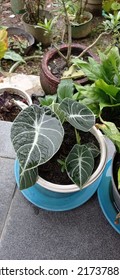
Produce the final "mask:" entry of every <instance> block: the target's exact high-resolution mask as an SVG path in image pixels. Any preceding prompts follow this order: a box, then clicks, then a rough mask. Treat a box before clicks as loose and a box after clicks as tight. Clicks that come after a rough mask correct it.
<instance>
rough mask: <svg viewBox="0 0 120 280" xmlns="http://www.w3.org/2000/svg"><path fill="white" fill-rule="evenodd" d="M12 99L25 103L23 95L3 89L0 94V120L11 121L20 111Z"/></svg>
mask: <svg viewBox="0 0 120 280" xmlns="http://www.w3.org/2000/svg"><path fill="white" fill-rule="evenodd" d="M13 99H15V100H19V101H22V102H24V103H26V100H25V99H23V97H21V96H19V95H17V94H12V93H9V91H7V90H4V91H3V93H2V94H0V120H1V121H10V122H13V121H14V119H15V118H16V117H17V115H18V114H19V113H20V111H21V109H20V108H19V107H18V106H17V105H15V104H14V102H13Z"/></svg>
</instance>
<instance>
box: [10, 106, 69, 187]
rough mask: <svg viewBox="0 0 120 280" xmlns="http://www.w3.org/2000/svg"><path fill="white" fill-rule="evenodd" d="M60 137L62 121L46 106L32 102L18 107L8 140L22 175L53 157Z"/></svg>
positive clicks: (59, 143)
mask: <svg viewBox="0 0 120 280" xmlns="http://www.w3.org/2000/svg"><path fill="white" fill-rule="evenodd" d="M63 137H64V130H63V127H62V124H61V122H60V120H59V119H57V117H56V115H55V114H54V113H53V112H52V111H51V110H50V109H49V108H48V107H39V106H37V105H32V106H29V107H28V108H26V109H25V110H23V111H21V112H20V114H19V115H18V116H17V118H16V119H15V121H14V122H13V124H12V128H11V140H12V143H13V146H14V149H15V152H16V153H17V157H18V160H19V163H20V165H21V168H22V173H21V176H24V173H25V172H26V171H27V170H30V169H33V168H36V167H37V166H38V165H40V164H43V163H45V162H47V161H48V160H49V159H50V158H51V157H53V155H54V154H55V153H56V152H57V151H58V149H59V148H60V146H61V144H62V141H63ZM20 187H21V186H20Z"/></svg>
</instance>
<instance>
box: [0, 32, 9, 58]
mask: <svg viewBox="0 0 120 280" xmlns="http://www.w3.org/2000/svg"><path fill="white" fill-rule="evenodd" d="M7 48H8V38H7V31H6V30H5V29H2V30H0V59H1V58H3V57H4V54H5V52H6V51H7Z"/></svg>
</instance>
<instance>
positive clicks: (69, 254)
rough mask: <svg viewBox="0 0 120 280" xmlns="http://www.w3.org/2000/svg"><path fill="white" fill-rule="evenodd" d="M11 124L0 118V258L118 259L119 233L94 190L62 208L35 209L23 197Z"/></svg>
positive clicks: (119, 254) (119, 255)
mask: <svg viewBox="0 0 120 280" xmlns="http://www.w3.org/2000/svg"><path fill="white" fill-rule="evenodd" d="M10 127H11V123H7V122H0V259H1V260H11V259H13V260H20V259H23V260H24V259H25V260H27V259H30V260H32V259H33V260H39V259H40V260H57V259H62V260H64V259H65V260H69V259H73V260H78V259H80V260H82V259H83V260H84V259H88V260H92V259H95V260H99V259H108V260H109V259H120V249H119V248H120V236H119V234H118V233H117V232H116V231H115V230H114V229H113V228H112V227H111V225H110V224H109V223H108V221H107V220H106V218H105V217H104V215H103V213H102V211H101V208H100V206H99V204H98V199H97V195H96V194H95V195H94V196H93V197H92V198H91V199H90V200H89V201H88V202H86V203H85V204H84V205H82V206H81V207H78V208H76V209H74V210H71V211H66V212H50V211H45V210H42V209H38V208H37V207H35V206H33V205H32V204H31V203H29V202H28V201H27V200H26V199H25V198H24V197H23V195H22V194H21V192H20V191H19V190H18V189H17V188H16V183H15V178H14V159H15V153H14V151H13V148H12V145H11V142H10ZM109 150H110V152H111V151H112V150H113V149H112V148H111V147H110V149H109Z"/></svg>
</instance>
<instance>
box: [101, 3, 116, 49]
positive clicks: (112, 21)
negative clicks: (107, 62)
mask: <svg viewBox="0 0 120 280" xmlns="http://www.w3.org/2000/svg"><path fill="white" fill-rule="evenodd" d="M118 6H119V7H118ZM113 7H114V8H115V7H116V10H115V11H114V13H109V14H105V17H106V20H105V21H103V26H104V29H105V31H107V32H108V31H111V32H112V36H113V40H112V41H113V42H112V43H111V44H112V45H117V46H118V47H120V39H119V37H120V36H119V31H120V4H119V3H116V5H115V3H113ZM117 8H118V9H117Z"/></svg>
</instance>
